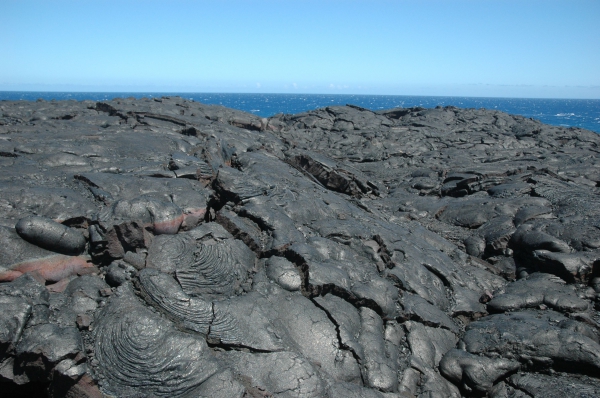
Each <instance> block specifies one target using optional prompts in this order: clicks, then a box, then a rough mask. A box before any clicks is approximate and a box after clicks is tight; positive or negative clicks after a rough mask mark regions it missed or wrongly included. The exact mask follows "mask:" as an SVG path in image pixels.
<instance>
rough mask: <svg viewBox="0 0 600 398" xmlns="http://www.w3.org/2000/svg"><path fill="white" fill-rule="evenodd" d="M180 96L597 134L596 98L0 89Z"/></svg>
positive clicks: (101, 96) (273, 108) (33, 96)
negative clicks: (467, 117)
mask: <svg viewBox="0 0 600 398" xmlns="http://www.w3.org/2000/svg"><path fill="white" fill-rule="evenodd" d="M162 96H180V97H183V98H187V99H190V100H194V101H198V102H202V103H205V104H216V105H223V106H226V107H228V108H234V109H240V110H243V111H246V112H250V113H253V114H256V115H258V116H261V117H269V116H273V115H275V114H278V113H289V114H294V113H301V112H306V111H310V110H313V109H317V108H322V107H325V106H331V105H346V104H352V105H358V106H361V107H363V108H367V109H371V110H373V111H377V110H381V109H389V108H396V107H404V108H409V107H413V106H422V107H424V108H434V107H436V106H438V105H441V106H446V105H453V106H456V107H459V108H476V109H479V108H486V109H495V110H499V111H503V112H507V113H511V114H516V115H522V116H525V117H531V118H534V119H537V120H540V121H542V122H544V123H547V124H552V125H556V126H565V127H571V126H573V127H581V128H585V129H588V130H592V131H595V132H597V133H600V99H542V98H479V97H430V96H427V97H426V96H405V95H352V94H348V95H347V94H231V93H226V94H218V93H171V92H170V93H167V92H164V93H163V92H151V93H126V92H120V93H99V92H95V93H94V92H90V93H85V92H35V91H0V100H27V101H35V100H37V99H40V98H41V99H44V100H46V101H50V100H77V101H81V100H94V101H106V100H111V99H113V98H118V97H120V98H126V97H135V98H143V97H149V98H152V97H162Z"/></svg>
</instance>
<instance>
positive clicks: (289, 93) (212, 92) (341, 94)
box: [0, 89, 600, 101]
mask: <svg viewBox="0 0 600 398" xmlns="http://www.w3.org/2000/svg"><path fill="white" fill-rule="evenodd" d="M0 93H80V94H150V95H151V96H152V94H164V95H176V96H178V94H233V95H331V96H349V95H350V96H352V95H356V96H381V97H439V98H499V99H556V100H600V97H598V98H580V97H533V96H518V95H517V96H512V97H510V96H506V95H488V96H482V95H447V94H446V95H431V94H430V95H425V94H372V93H369V94H367V93H315V92H271V93H268V92H233V91H161V90H155V91H145V90H144V91H122V90H116V91H112V90H110V91H104V90H101V91H96V90H89V91H88V90H85V91H82V90H74V91H71V90H3V89H0ZM2 101H6V100H2Z"/></svg>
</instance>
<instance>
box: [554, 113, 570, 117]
mask: <svg viewBox="0 0 600 398" xmlns="http://www.w3.org/2000/svg"><path fill="white" fill-rule="evenodd" d="M554 116H559V117H566V116H575V114H574V113H557V114H556V115H554Z"/></svg>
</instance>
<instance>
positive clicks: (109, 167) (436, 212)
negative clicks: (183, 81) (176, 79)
mask: <svg viewBox="0 0 600 398" xmlns="http://www.w3.org/2000/svg"><path fill="white" fill-rule="evenodd" d="M599 153H600V136H598V135H597V134H595V133H593V132H591V131H587V130H583V129H579V128H563V127H556V126H549V125H545V124H542V123H540V122H538V121H536V120H533V119H528V118H524V117H521V116H513V115H508V114H506V113H502V112H499V111H492V110H484V109H479V110H476V109H459V108H455V107H451V106H448V107H437V108H435V109H424V108H418V107H417V108H397V109H390V110H384V111H378V112H372V111H370V110H367V109H364V108H360V107H356V106H353V105H347V106H330V107H326V108H322V109H317V110H314V111H309V112H305V113H301V114H297V115H287V114H279V115H275V116H273V117H270V118H259V117H257V116H255V115H252V114H248V113H244V112H241V111H237V110H233V109H227V108H224V107H220V106H210V105H203V104H201V103H197V102H193V101H189V100H185V99H183V98H179V97H163V98H154V99H132V98H126V99H125V98H120V99H114V100H112V101H107V102H99V103H96V102H92V101H81V102H77V101H50V102H46V101H41V100H40V101H36V102H25V101H15V102H11V101H2V102H0V164H1V167H2V168H1V170H2V173H0V308H1V311H0V391H2V393H1V394H2V395H4V394H8V395H7V396H28V397H35V396H49V397H102V396H115V397H212V398H218V397H223V398H230V397H240V398H241V397H330V398H334V397H345V398H346V397H356V398H358V397H374V398H376V397H387V398H391V397H404V398H407V397H428V398H431V397H440V398H442V397H444V398H445V397H482V396H487V397H494V398H521V397H532V396H534V397H538V396H539V397H563V396H582V397H584V396H585V397H592V396H600V314H599V312H598V310H600V156H599Z"/></svg>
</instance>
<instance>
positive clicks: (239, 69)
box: [0, 0, 600, 98]
mask: <svg viewBox="0 0 600 398" xmlns="http://www.w3.org/2000/svg"><path fill="white" fill-rule="evenodd" d="M0 58H1V59H2V60H1V61H0V91H108V92H114V91H123V92H131V91H134V92H223V93H225V92H233V93H244V92H249V93H317V94H319V93H322V94H336V93H339V94H391V95H449V96H478V97H528V98H600V1H599V0H418V1H417V0H395V1H391V0H344V1H341V0H320V1H313V0H255V1H253V0H219V1H217V0H212V1H209V0H206V1H191V0H168V1H167V0H164V1H155V0H119V1H113V0H98V1H91V0H69V1H66V0H38V1H34V0H0Z"/></svg>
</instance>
